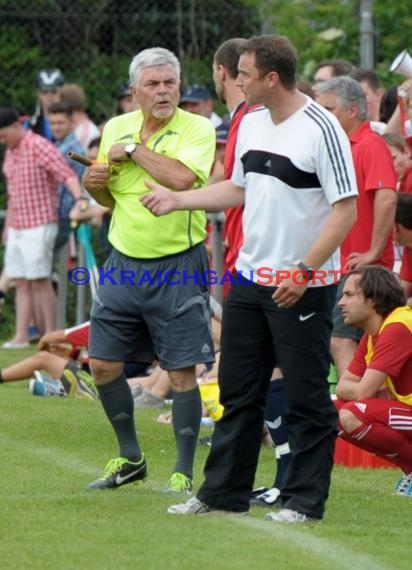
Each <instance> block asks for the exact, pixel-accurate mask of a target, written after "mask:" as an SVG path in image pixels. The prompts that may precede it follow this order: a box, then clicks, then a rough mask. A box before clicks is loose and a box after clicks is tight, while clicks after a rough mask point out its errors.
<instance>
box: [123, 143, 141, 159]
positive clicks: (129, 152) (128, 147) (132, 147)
mask: <svg viewBox="0 0 412 570" xmlns="http://www.w3.org/2000/svg"><path fill="white" fill-rule="evenodd" d="M137 145H138V143H128V144H127V145H126V146H125V147H124V152H125V153H126V156H127V158H132V154H133V153H134V151H135V150H136V148H137Z"/></svg>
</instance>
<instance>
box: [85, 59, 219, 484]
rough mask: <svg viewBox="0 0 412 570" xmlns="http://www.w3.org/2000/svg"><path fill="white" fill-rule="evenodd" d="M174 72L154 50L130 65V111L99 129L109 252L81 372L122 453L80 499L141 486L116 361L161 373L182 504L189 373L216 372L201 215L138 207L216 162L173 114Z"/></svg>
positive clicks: (189, 461)
mask: <svg viewBox="0 0 412 570" xmlns="http://www.w3.org/2000/svg"><path fill="white" fill-rule="evenodd" d="M179 85H180V64H179V61H178V60H177V58H176V57H175V55H174V54H173V53H171V52H170V51H168V50H166V49H163V48H151V49H146V50H144V51H142V52H140V53H139V54H138V55H136V57H135V58H134V59H133V61H132V63H131V65H130V89H131V93H132V95H133V97H134V99H135V101H136V103H137V104H138V105H139V109H138V110H137V111H133V112H131V113H125V114H123V115H121V116H118V117H115V118H113V119H111V120H110V121H109V122H108V123H107V124H106V126H105V128H104V132H103V136H102V141H101V145H100V149H99V155H98V163H97V164H95V165H93V166H91V167H90V168H89V169H88V171H87V172H86V174H85V177H84V185H85V187H86V188H87V190H88V191H89V192H90V194H92V195H93V197H94V198H95V199H96V200H97V201H98V202H99V203H100V204H102V205H103V206H108V207H110V208H112V209H113V216H112V221H111V226H110V230H109V241H110V242H111V244H112V246H113V251H112V253H111V254H110V257H109V259H108V260H107V262H106V265H105V268H104V273H103V274H102V275H101V278H100V286H99V289H98V291H97V294H96V297H95V300H94V304H93V307H92V311H91V332H90V349H89V353H90V366H91V369H92V372H93V375H94V378H95V380H96V385H97V389H98V391H99V395H100V399H101V402H102V405H103V408H104V410H105V413H106V415H107V417H108V419H109V421H110V422H111V424H112V427H113V429H114V431H115V434H116V437H117V440H118V443H119V448H120V453H119V457H118V458H116V459H113V460H112V461H110V462H109V464H108V465H107V468H106V470H105V472H104V474H103V476H102V477H101V478H100V479H97V480H96V481H93V482H92V483H91V484H90V485H89V488H92V489H107V488H116V487H119V486H120V485H124V484H125V483H131V482H133V481H137V480H139V479H144V478H145V476H146V461H145V457H144V454H143V453H142V452H141V449H140V446H139V443H138V440H137V436H136V429H135V424H134V418H133V396H132V394H131V392H130V389H129V386H128V384H127V382H126V378H125V376H124V374H123V372H122V369H123V363H124V362H125V361H133V360H137V361H143V362H147V361H151V360H153V358H154V357H156V358H157V360H158V361H159V364H160V366H161V367H162V368H163V369H164V370H167V371H168V373H169V377H170V380H171V383H172V386H173V390H174V398H173V409H172V412H173V422H174V432H175V437H176V444H177V451H178V457H177V462H176V464H175V467H174V469H173V474H172V477H171V478H170V480H169V483H168V486H167V490H168V491H170V492H184V493H191V491H192V488H193V485H192V478H193V459H194V453H195V446H196V441H197V436H198V432H199V427H200V419H201V399H200V393H199V388H198V386H197V382H196V376H195V365H196V364H197V363H206V364H211V363H212V362H213V361H214V352H213V340H212V336H211V327H210V311H209V296H208V290H207V284H206V283H205V282H204V280H202V275H203V274H204V273H205V272H206V271H207V270H208V258H207V254H206V250H205V247H204V243H203V242H204V239H205V236H206V231H205V227H206V217H205V212H203V211H200V210H199V211H196V212H188V211H186V212H180V213H175V214H171V215H170V216H167V217H165V218H156V217H155V216H153V215H152V214H151V213H150V212H149V211H148V210H147V209H146V208H144V207H143V205H142V204H141V202H140V200H139V197H140V196H141V195H142V194H144V193H146V192H147V187H146V186H145V181H148V180H151V181H152V182H155V181H156V182H159V183H161V184H167V185H169V186H171V187H172V188H173V189H174V191H176V192H179V191H180V190H184V189H186V188H187V187H188V186H189V187H191V188H198V187H199V186H201V185H202V184H204V183H205V182H206V180H207V179H208V177H209V172H210V169H211V166H212V163H213V157H214V150H215V134H214V128H213V126H212V124H211V123H210V121H209V120H208V119H206V118H205V117H201V116H200V115H194V114H192V113H187V112H185V111H183V110H182V109H179V108H178V103H179Z"/></svg>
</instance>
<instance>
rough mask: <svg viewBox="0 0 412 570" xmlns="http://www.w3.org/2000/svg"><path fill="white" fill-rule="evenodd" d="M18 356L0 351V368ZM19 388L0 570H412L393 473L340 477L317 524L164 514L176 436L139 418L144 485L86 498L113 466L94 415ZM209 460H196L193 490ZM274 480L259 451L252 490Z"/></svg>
mask: <svg viewBox="0 0 412 570" xmlns="http://www.w3.org/2000/svg"><path fill="white" fill-rule="evenodd" d="M24 354H25V352H21V351H19V352H13V353H12V354H10V351H0V366H5V365H6V363H8V362H11V361H13V360H15V359H17V358H18V357H22V356H23V355H24ZM26 354H27V353H26ZM26 384H27V383H26V382H19V383H14V384H8V385H1V386H0V410H1V412H0V441H1V443H0V446H1V465H0V494H1V519H0V568H1V569H2V570H9V569H12V570H23V569H30V570H35V569H42V570H47V569H51V570H54V569H56V570H65V569H72V568H73V569H74V568H76V569H81V570H83V569H84V570H89V569H90V570H95V569H96V570H112V569H113V570H123V569H129V568H136V569H140V568H144V569H149V570H155V569H156V570H174V569H176V570H177V569H179V570H212V569H216V570H231V569H233V570H234V569H236V570H243V569H249V568H257V569H259V570H260V569H265V568H268V569H269V568H270V569H274V568H276V569H285V570H286V569H287V570H331V569H333V570H341V569H342V570H343V569H344V570H363V569H365V570H390V569H391V570H395V569H396V570H402V569H405V570H406V569H408V570H409V569H410V567H411V553H410V551H411V542H410V537H411V514H412V498H411V499H409V498H403V497H398V496H395V495H394V494H393V489H394V485H395V483H396V482H397V480H398V478H399V473H398V472H397V471H396V470H393V469H376V470H360V469H346V468H342V467H337V468H335V470H334V474H333V484H332V488H331V496H330V499H329V502H328V508H327V514H326V517H325V519H324V521H322V522H321V523H319V524H310V525H301V526H299V525H298V526H296V525H288V526H284V525H279V524H275V523H270V522H265V521H263V515H264V513H265V510H263V509H259V508H255V509H253V510H252V512H251V516H250V517H231V516H216V515H210V516H203V517H202V516H199V517H184V516H176V515H175V516H173V515H167V514H166V508H167V506H168V505H170V504H172V503H174V502H180V499H177V500H176V499H175V498H173V497H172V498H170V496H168V495H164V494H162V493H161V490H162V488H163V487H164V485H165V483H166V481H167V479H168V477H169V475H170V469H171V467H172V465H173V462H174V456H175V452H174V441H173V434H172V428H171V426H167V425H161V424H159V423H157V422H156V421H155V419H156V417H157V415H158V411H151V410H143V411H141V412H139V414H138V415H137V417H136V423H137V426H138V431H139V437H140V440H141V443H142V447H143V449H144V451H145V453H146V456H147V459H148V464H149V477H148V479H147V480H146V482H145V483H137V484H133V485H126V486H125V487H122V488H120V489H118V490H116V491H106V492H90V491H86V490H85V487H86V485H87V483H88V482H90V481H91V480H92V479H94V478H96V476H99V475H100V474H101V471H102V469H103V468H104V466H105V463H106V462H107V461H108V460H109V459H111V458H112V457H115V456H116V455H117V449H116V445H115V441H114V437H113V435H112V432H111V429H110V427H109V425H108V422H107V421H106V419H105V417H104V415H103V412H102V410H101V408H100V404H99V403H98V402H84V401H79V400H72V399H65V398H40V397H33V396H31V395H30V394H29V393H28V392H27V388H26ZM204 433H205V434H206V433H208V432H207V431H205V432H204ZM207 453H208V448H201V447H200V448H199V450H198V453H197V459H196V478H195V483H196V484H199V483H200V482H201V480H202V466H203V463H204V460H205V457H206V455H207ZM272 481H273V451H272V450H271V449H269V448H263V449H262V454H261V461H260V465H259V470H258V474H257V480H256V483H257V484H258V485H270V484H271V483H272Z"/></svg>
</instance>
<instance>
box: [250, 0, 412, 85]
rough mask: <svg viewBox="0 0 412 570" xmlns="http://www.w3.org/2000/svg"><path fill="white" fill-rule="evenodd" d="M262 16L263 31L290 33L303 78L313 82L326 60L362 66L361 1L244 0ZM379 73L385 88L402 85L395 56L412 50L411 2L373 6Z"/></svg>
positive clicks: (374, 4) (381, 3)
mask: <svg viewBox="0 0 412 570" xmlns="http://www.w3.org/2000/svg"><path fill="white" fill-rule="evenodd" d="M243 4H244V5H245V6H247V7H249V8H250V7H254V8H255V9H257V10H258V12H259V19H260V21H261V22H262V27H261V30H262V31H264V32H274V33H279V34H284V35H287V36H288V37H289V38H290V39H291V41H292V42H293V43H294V44H295V46H296V47H297V49H298V52H299V56H300V68H299V71H300V74H301V76H302V77H303V78H306V79H310V78H311V75H312V73H313V70H314V68H315V65H316V63H317V62H319V61H321V60H322V59H330V58H339V59H347V60H349V61H351V62H352V63H354V64H355V65H358V63H359V60H360V58H359V43H360V42H359V13H360V0H314V1H307V0H243ZM373 14H374V28H375V62H376V69H377V71H378V73H379V75H380V76H381V79H382V80H383V81H384V85H385V87H390V86H392V85H396V84H397V83H399V80H400V79H399V76H396V75H392V74H390V73H389V72H388V68H389V65H390V63H391V61H392V60H393V59H394V58H395V56H396V55H397V54H398V53H399V52H401V51H402V50H403V49H405V48H410V49H411V50H412V40H411V29H412V10H411V3H410V0H397V1H396V2H382V1H378V0H375V2H373Z"/></svg>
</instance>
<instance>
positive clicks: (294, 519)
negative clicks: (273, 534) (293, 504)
mask: <svg viewBox="0 0 412 570" xmlns="http://www.w3.org/2000/svg"><path fill="white" fill-rule="evenodd" d="M264 520H265V521H273V522H286V523H304V522H314V521H316V520H317V519H312V518H310V517H308V515H304V514H303V513H299V512H298V511H292V509H281V510H280V511H279V512H278V513H268V514H267V515H266V516H265V518H264Z"/></svg>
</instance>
